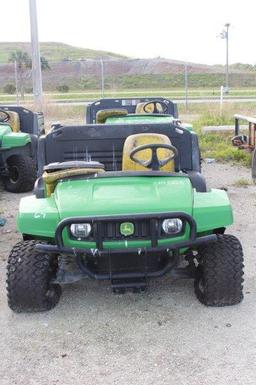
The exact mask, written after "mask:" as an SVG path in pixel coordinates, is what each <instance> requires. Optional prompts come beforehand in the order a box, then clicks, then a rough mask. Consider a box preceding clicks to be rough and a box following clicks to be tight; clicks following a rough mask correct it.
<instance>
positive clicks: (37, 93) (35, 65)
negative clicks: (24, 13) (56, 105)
mask: <svg viewBox="0 0 256 385" xmlns="http://www.w3.org/2000/svg"><path fill="white" fill-rule="evenodd" d="M29 9H30V30H31V48H32V79H33V93H34V98H35V106H36V109H37V111H42V105H43V89H42V73H41V59H40V49H39V43H38V27H37V9H36V0H29Z"/></svg>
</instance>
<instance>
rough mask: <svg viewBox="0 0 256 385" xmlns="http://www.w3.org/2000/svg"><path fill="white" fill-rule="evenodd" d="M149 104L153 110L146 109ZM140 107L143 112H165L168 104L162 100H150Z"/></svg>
mask: <svg viewBox="0 0 256 385" xmlns="http://www.w3.org/2000/svg"><path fill="white" fill-rule="evenodd" d="M149 106H152V107H153V111H147V107H149ZM142 109H143V112H145V113H146V114H148V113H152V114H165V113H166V111H167V109H168V106H167V104H166V103H165V102H163V101H162V100H151V101H150V102H148V103H145V104H144V106H143V108H142Z"/></svg>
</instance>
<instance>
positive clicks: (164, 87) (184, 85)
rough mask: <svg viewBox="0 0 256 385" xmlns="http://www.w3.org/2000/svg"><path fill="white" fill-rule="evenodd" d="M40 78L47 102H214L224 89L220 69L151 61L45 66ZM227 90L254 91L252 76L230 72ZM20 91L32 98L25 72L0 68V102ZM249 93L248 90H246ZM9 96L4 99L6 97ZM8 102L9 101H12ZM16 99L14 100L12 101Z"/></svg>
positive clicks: (28, 73)
mask: <svg viewBox="0 0 256 385" xmlns="http://www.w3.org/2000/svg"><path fill="white" fill-rule="evenodd" d="M48 63H49V67H50V68H49V69H48V70H45V71H43V72H42V78H43V89H44V92H45V93H46V94H49V97H51V98H57V97H58V96H60V95H61V97H62V98H63V99H64V98H66V99H69V98H71V99H74V98H76V97H77V98H79V94H80V95H83V98H84V99H88V100H91V99H96V98H99V97H104V96H105V97H121V96H129V95H134V96H137V95H138V96H140V95H145V96H152V95H156V96H164V97H171V98H176V99H179V98H180V99H186V100H188V99H193V98H195V97H197V98H198V97H200V98H204V97H205V98H209V97H215V98H216V97H219V95H220V87H221V86H222V85H224V83H225V68H224V66H206V65H199V64H198V65H196V64H190V63H183V62H175V61H171V60H165V59H161V58H156V59H109V58H100V59H97V60H96V59H86V60H84V59H81V60H68V59H66V60H63V61H59V62H54V61H49V62H48ZM229 84H230V88H231V90H232V89H243V93H244V94H245V95H246V93H249V91H252V89H253V88H256V71H248V72H244V71H239V70H236V71H235V70H232V68H231V70H230V75H229ZM21 89H24V91H25V94H27V96H26V97H28V96H29V94H32V80H31V70H30V69H29V68H27V69H25V70H23V71H22V73H21V71H19V68H18V66H16V71H15V63H5V64H0V92H1V94H2V96H1V99H2V100H3V98H4V95H6V99H8V97H9V98H11V97H10V95H11V94H12V95H14V96H15V93H16V91H17V93H18V94H20V93H21ZM249 89H250V90H249ZM8 95H9V96H8ZM14 96H13V97H14ZM17 96H18V95H17Z"/></svg>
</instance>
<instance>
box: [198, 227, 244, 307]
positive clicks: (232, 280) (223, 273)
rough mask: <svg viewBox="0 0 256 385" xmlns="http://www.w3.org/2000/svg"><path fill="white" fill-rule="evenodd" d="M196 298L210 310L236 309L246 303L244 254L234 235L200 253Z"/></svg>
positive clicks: (211, 244) (227, 236) (201, 247)
mask: <svg viewBox="0 0 256 385" xmlns="http://www.w3.org/2000/svg"><path fill="white" fill-rule="evenodd" d="M198 257H199V258H198V262H199V265H198V267H197V274H196V279H195V294H196V296H197V298H198V299H199V301H200V302H202V303H203V304H204V305H206V306H229V305H235V304H237V303H239V302H241V301H242V299H243V274H244V273H243V268H244V265H243V250H242V246H241V244H240V242H239V240H238V239H237V238H236V237H234V236H233V235H217V241H216V242H211V243H209V244H206V245H202V246H200V248H199V249H198Z"/></svg>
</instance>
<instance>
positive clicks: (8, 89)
mask: <svg viewBox="0 0 256 385" xmlns="http://www.w3.org/2000/svg"><path fill="white" fill-rule="evenodd" d="M3 90H4V93H5V94H9V95H13V94H15V92H16V87H15V85H13V84H9V83H8V84H6V85H5V86H4V88H3Z"/></svg>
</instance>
